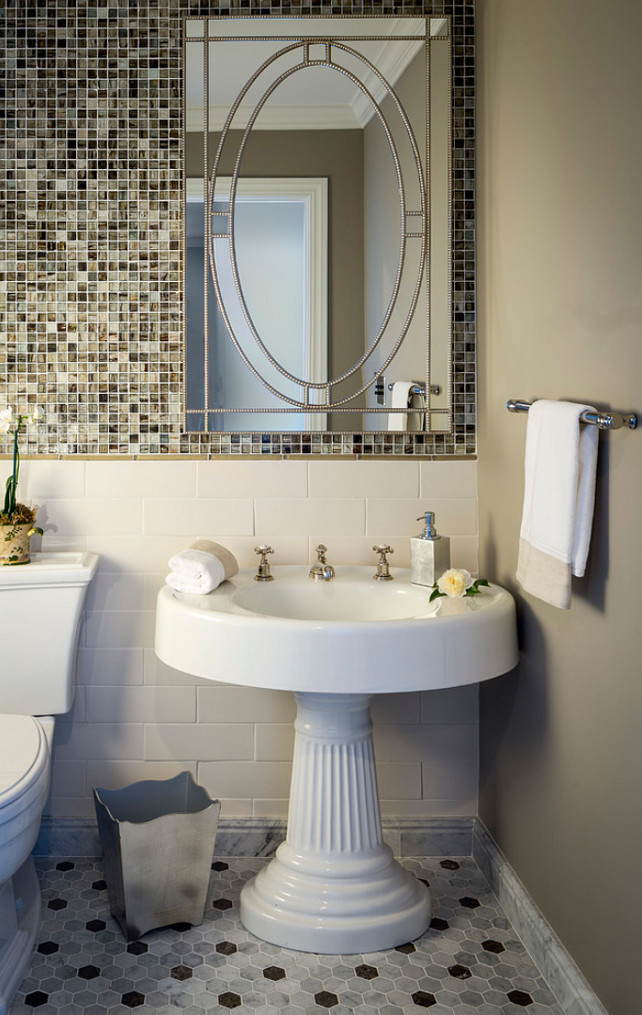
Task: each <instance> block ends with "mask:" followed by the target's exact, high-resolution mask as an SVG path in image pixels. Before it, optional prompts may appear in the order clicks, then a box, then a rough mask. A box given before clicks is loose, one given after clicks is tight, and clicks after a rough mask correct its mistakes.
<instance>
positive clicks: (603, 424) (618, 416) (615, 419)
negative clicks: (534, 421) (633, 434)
mask: <svg viewBox="0 0 642 1015" xmlns="http://www.w3.org/2000/svg"><path fill="white" fill-rule="evenodd" d="M532 404H533V403H532V402H521V401H518V400H517V399H516V398H509V400H508V401H507V402H506V408H507V409H508V411H509V412H528V410H529V409H530V407H531V405H532ZM580 420H581V421H582V423H592V424H593V426H598V427H599V428H600V430H620V429H621V427H623V426H628V428H629V430H635V428H636V426H637V425H638V418H637V416H636V415H635V413H631V415H629V416H626V415H623V414H622V413H620V412H583V413H582V415H581V416H580Z"/></svg>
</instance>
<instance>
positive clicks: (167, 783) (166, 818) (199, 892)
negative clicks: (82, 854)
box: [94, 772, 221, 941]
mask: <svg viewBox="0 0 642 1015" xmlns="http://www.w3.org/2000/svg"><path fill="white" fill-rule="evenodd" d="M94 803H95V805H96V817H97V819H98V832H99V835H100V841H101V843H102V847H103V853H104V865H105V881H106V882H107V893H108V896H109V907H110V910H111V914H112V916H114V917H115V919H116V920H117V921H118V923H119V925H120V928H121V930H122V932H123V934H124V935H125V937H126V938H127V940H128V941H135V940H136V939H137V938H139V937H141V936H142V935H143V934H145V933H147V931H148V930H152V929H153V928H155V927H166V926H168V925H169V924H172V923H191V924H199V923H202V922H203V913H204V910H205V901H206V897H207V889H208V885H209V876H210V870H211V864H212V855H213V853H214V842H215V839H216V832H217V829H218V819H219V814H220V810H221V803H220V801H219V800H212V799H211V797H210V796H209V795H208V794H207V792H206V791H205V790H204V789H203V787H202V786H199V785H197V783H195V782H194V780H193V779H192V775H191V773H190V772H181V773H180V775H177V776H175V777H174V778H173V779H164V780H163V779H148V780H144V781H143V782H135V783H132V785H131V786H125V787H124V788H123V789H101V788H96V789H94Z"/></svg>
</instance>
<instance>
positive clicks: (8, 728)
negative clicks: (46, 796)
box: [0, 715, 49, 838]
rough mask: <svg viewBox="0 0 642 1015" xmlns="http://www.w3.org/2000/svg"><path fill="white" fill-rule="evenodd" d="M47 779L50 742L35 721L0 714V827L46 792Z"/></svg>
mask: <svg viewBox="0 0 642 1015" xmlns="http://www.w3.org/2000/svg"><path fill="white" fill-rule="evenodd" d="M48 782H49V745H48V743H47V737H46V735H45V731H44V729H43V728H42V726H41V725H40V723H39V722H38V720H37V719H36V718H34V716H31V715H0V827H1V826H2V825H3V824H4V823H5V822H7V821H9V820H11V819H12V818H13V817H14V815H15V814H17V812H19V811H21V810H24V809H25V808H27V807H28V806H29V805H30V804H31V802H32V801H33V800H34V798H36V797H39V796H41V795H42V794H43V792H44V793H46V791H47V788H48ZM43 802H44V801H43ZM0 838H1V834H0Z"/></svg>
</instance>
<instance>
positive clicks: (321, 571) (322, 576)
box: [310, 543, 334, 582]
mask: <svg viewBox="0 0 642 1015" xmlns="http://www.w3.org/2000/svg"><path fill="white" fill-rule="evenodd" d="M327 549H328V548H327V546H324V545H323V543H319V545H318V546H317V562H316V564H313V565H312V567H311V568H310V578H312V579H313V580H314V581H315V582H316V581H322V582H331V581H332V579H333V578H334V568H333V567H332V564H328V563H327V561H326V559H325V552H326V550H327Z"/></svg>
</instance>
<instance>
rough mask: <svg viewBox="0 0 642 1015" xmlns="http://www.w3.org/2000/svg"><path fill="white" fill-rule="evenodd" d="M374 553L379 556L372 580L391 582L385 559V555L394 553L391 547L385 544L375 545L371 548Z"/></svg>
mask: <svg viewBox="0 0 642 1015" xmlns="http://www.w3.org/2000/svg"><path fill="white" fill-rule="evenodd" d="M372 549H373V550H374V552H375V553H378V554H379V563H378V564H377V570H376V571H375V573H374V574H373V576H372V577H373V578H375V579H376V580H377V581H385V582H389V581H392V575H391V574H390V565H389V564H388V561H387V559H386V554H387V553H394V552H395V551H394V550H393V548H392V547H391V546H388V545H387V544H386V543H375V545H374V546H373V547H372Z"/></svg>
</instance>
